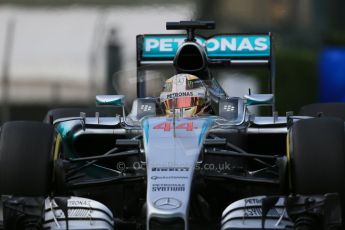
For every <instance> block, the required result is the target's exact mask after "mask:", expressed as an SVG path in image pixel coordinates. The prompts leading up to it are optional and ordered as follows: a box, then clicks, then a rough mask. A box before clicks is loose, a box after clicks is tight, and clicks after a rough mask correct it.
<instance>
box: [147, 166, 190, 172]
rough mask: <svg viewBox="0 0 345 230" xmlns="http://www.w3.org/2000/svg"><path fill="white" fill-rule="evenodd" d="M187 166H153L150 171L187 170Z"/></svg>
mask: <svg viewBox="0 0 345 230" xmlns="http://www.w3.org/2000/svg"><path fill="white" fill-rule="evenodd" d="M188 171H189V168H188V167H155V168H152V172H188Z"/></svg>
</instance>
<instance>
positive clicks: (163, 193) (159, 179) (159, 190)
mask: <svg viewBox="0 0 345 230" xmlns="http://www.w3.org/2000/svg"><path fill="white" fill-rule="evenodd" d="M211 123H212V120H211V119H210V118H203V119H202V118H201V119H200V118H199V119H193V118H191V119H186V118H181V119H176V120H175V119H173V118H165V117H160V118H147V119H145V120H144V121H143V129H144V133H143V137H144V147H145V154H146V164H147V198H146V202H147V229H150V227H149V223H150V219H151V218H153V217H157V218H163V219H169V218H176V217H177V218H181V219H183V221H184V223H185V229H188V216H189V212H188V210H189V200H190V199H189V198H190V191H191V185H192V181H193V174H194V168H195V165H196V163H197V161H198V158H199V154H200V151H201V148H202V145H203V141H204V139H205V137H206V133H207V130H208V129H209V127H210V125H211Z"/></svg>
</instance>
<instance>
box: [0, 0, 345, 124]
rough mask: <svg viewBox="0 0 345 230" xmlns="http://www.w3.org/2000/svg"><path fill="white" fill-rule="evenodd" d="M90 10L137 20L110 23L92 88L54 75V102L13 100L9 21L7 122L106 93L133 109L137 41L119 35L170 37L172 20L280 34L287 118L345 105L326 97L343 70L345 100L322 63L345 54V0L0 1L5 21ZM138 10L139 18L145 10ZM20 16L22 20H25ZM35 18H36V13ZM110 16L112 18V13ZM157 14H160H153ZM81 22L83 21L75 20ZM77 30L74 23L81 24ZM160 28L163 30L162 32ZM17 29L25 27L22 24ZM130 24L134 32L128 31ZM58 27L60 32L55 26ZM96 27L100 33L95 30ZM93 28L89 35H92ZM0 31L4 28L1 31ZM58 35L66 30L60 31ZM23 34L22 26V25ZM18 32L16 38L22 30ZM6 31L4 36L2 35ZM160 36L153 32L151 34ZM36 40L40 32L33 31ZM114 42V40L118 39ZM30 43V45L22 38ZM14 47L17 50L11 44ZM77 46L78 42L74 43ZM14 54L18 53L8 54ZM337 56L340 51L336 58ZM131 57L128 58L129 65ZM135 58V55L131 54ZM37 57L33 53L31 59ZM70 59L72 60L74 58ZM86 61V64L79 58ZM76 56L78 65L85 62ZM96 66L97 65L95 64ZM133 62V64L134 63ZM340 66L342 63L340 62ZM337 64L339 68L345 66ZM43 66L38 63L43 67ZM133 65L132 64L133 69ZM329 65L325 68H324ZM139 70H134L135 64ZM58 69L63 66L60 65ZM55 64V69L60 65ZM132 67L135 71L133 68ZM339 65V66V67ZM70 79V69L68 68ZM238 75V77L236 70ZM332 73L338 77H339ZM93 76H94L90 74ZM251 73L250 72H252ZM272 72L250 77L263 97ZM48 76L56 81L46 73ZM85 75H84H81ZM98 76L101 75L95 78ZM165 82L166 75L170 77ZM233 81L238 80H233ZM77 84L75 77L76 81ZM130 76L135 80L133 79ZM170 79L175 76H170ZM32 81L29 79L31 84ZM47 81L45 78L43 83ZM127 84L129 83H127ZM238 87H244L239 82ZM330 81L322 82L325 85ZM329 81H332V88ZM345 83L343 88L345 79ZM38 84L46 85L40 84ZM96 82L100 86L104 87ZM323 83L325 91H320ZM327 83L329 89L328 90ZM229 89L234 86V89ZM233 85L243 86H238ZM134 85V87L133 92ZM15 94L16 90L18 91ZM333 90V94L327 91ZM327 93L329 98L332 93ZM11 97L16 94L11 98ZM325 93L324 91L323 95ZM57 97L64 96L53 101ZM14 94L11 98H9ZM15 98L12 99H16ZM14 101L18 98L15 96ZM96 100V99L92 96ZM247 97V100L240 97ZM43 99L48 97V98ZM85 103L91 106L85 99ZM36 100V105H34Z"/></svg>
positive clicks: (280, 95)
mask: <svg viewBox="0 0 345 230" xmlns="http://www.w3.org/2000/svg"><path fill="white" fill-rule="evenodd" d="M184 6H186V9H188V10H187V11H186V12H185V11H184V12H183V13H181V14H182V15H183V18H175V16H174V15H173V14H172V15H173V16H166V15H164V12H165V11H161V14H162V15H160V10H159V9H165V10H166V11H167V12H169V11H172V13H176V15H179V12H174V11H176V10H177V11H178V10H181V9H183V8H184ZM79 8H80V9H82V10H84V11H85V9H86V11H87V10H89V11H92V10H95V9H97V10H106V9H114V10H116V9H117V8H124V9H126V10H127V11H126V12H127V15H128V16H129V17H130V18H132V19H133V21H132V22H129V21H123V22H121V20H118V19H116V20H117V21H116V23H112V22H113V21H112V20H111V19H108V21H107V22H106V23H105V25H106V26H104V31H105V32H104V34H106V36H104V39H103V40H104V42H103V43H100V45H98V46H97V47H96V48H95V49H94V50H95V52H98V55H99V56H97V55H94V56H92V55H91V56H90V57H88V58H87V59H88V60H89V61H88V62H87V63H88V64H87V66H88V67H86V68H89V72H88V73H87V74H84V75H88V74H92V71H93V65H95V63H97V65H98V66H101V67H102V68H101V70H99V71H98V72H97V74H95V77H94V78H92V77H91V78H89V77H88V76H84V77H85V78H84V79H86V80H83V81H84V83H85V84H86V85H87V86H86V88H85V89H84V88H82V87H83V86H80V85H76V86H75V87H74V85H73V84H70V83H69V81H68V79H67V83H66V82H63V83H59V75H54V74H50V75H51V76H49V77H50V78H52V79H54V82H58V83H59V84H57V85H54V84H53V85H51V84H50V83H49V86H48V88H47V86H45V85H44V86H42V88H44V87H45V89H44V90H46V91H48V93H49V95H50V94H51V95H53V96H52V97H51V99H47V100H42V101H41V102H37V100H36V99H35V98H33V99H32V100H21V99H18V100H14V99H13V98H15V97H16V95H17V94H18V93H19V92H20V90H21V88H20V87H19V88H18V87H17V88H15V89H13V86H11V84H14V85H15V83H13V82H15V81H12V80H11V79H12V78H15V70H16V69H15V68H21V67H20V65H14V64H13V60H12V55H11V53H12V52H13V49H14V48H13V47H15V46H16V42H15V41H17V37H15V38H13V37H11V32H10V31H11V20H12V19H11V18H12V17H11V16H8V17H6V20H7V22H6V23H5V22H4V23H3V24H2V30H0V36H2V40H0V41H1V42H3V44H0V46H1V49H0V56H2V63H0V70H1V72H0V79H1V81H0V83H1V88H0V89H1V95H2V96H1V97H0V98H1V101H0V102H1V104H0V110H1V117H0V120H1V121H2V122H3V121H6V120H16V119H20V120H31V119H34V120H41V119H42V118H43V117H44V114H45V113H46V111H47V110H48V109H49V108H55V107H61V106H90V105H94V101H93V96H92V95H94V94H106V93H118V94H125V95H130V96H128V100H127V102H128V103H130V101H131V100H132V99H133V98H134V97H135V92H136V91H135V82H133V79H135V78H134V77H135V76H134V75H135V73H136V71H135V56H134V55H135V53H134V52H135V42H134V39H135V37H134V36H131V38H128V39H130V41H131V42H130V43H128V44H127V45H128V46H131V47H130V48H128V50H130V51H126V49H124V48H123V44H122V43H121V42H117V40H116V36H119V34H120V37H121V34H122V32H121V31H123V30H121V29H118V27H117V26H116V25H119V24H121V23H122V24H123V25H126V27H127V29H128V30H131V31H133V33H134V34H135V33H136V31H140V32H138V33H142V31H141V30H140V29H143V25H142V24H141V23H144V22H142V20H141V19H142V18H144V17H145V18H148V21H146V22H145V26H148V28H149V27H150V25H149V23H152V26H151V27H150V28H154V29H152V30H154V32H157V33H165V31H164V25H165V21H166V20H172V19H174V20H180V19H181V20H185V19H207V20H215V21H216V23H217V28H216V30H215V31H212V32H207V33H206V32H202V34H203V35H210V34H211V33H221V32H223V33H231V32H234V33H236V32H242V33H243V32H245V33H247V32H248V33H251V32H267V31H271V32H273V36H274V40H273V41H274V42H273V45H274V48H275V50H276V66H277V68H276V69H277V72H276V76H277V79H276V103H277V110H278V112H279V114H280V115H284V114H285V112H286V111H295V112H296V113H297V112H298V110H299V108H300V107H301V106H302V105H305V104H309V103H315V102H319V101H345V96H344V97H343V98H341V97H340V96H334V97H333V98H325V97H322V93H323V94H325V93H326V94H327V92H328V91H330V93H331V91H332V88H329V87H328V88H327V89H324V86H325V85H327V81H328V78H329V79H331V78H334V74H333V72H334V71H336V72H337V73H336V77H337V78H339V79H338V80H337V83H336V84H337V86H338V87H340V88H339V89H338V91H340V92H342V91H343V92H344V95H345V72H344V71H343V69H341V68H340V69H339V70H337V69H336V68H335V67H334V66H332V65H328V64H327V63H328V62H327V60H329V55H328V56H327V53H326V61H324V59H321V57H324V56H323V55H325V52H327V50H329V49H336V50H339V52H345V51H344V47H345V14H344V10H345V1H343V0H333V1H324V0H302V1H301V0H262V1H257V0H246V1H243V0H213V1H208V0H194V1H182V0H173V1H169V2H168V3H167V1H158V0H154V1H148V0H140V1H134V0H133V1H129V0H115V1H107V0H97V1H95V0H79V1H78V0H73V1H71V0H58V1H57V0H55V1H53V0H51V1H50V0H45V1H43V0H11V1H0V17H1V14H2V13H6V12H7V11H9V12H12V11H13V9H20V10H19V11H15V12H16V15H14V18H16V17H19V16H20V14H21V12H24V14H25V12H27V11H28V12H31V13H32V12H35V10H37V9H38V12H39V11H40V10H42V11H44V10H45V9H47V10H54V9H59V10H60V11H61V10H62V11H63V10H68V12H69V13H70V14H72V15H73V12H74V10H76V11H78V9H79ZM155 8H156V9H157V11H152V12H156V14H157V15H154V16H155V18H154V19H152V20H154V22H153V21H152V22H150V19H149V16H148V15H150V13H147V11H150V10H152V9H155ZM138 10H139V11H138ZM18 12H19V13H18ZM138 12H146V14H145V15H141V14H140V13H138ZM33 14H35V13H33ZM108 14H109V15H110V16H108V17H111V16H112V15H111V12H108ZM153 14H154V13H153ZM76 20H78V19H76ZM74 23H75V22H74ZM159 23H160V24H161V27H159V26H157V25H159ZM17 24H18V22H17ZM127 24H128V26H127ZM52 26H54V25H52ZM96 27H97V25H96V26H95V27H94V28H96ZM94 28H90V30H93V29H94ZM0 29H1V25H0ZM56 29H59V28H56ZM17 30H18V25H17ZM17 30H16V31H17ZM1 31H2V32H1ZM44 32H45V31H44V29H43V28H42V30H40V33H43V34H44ZM151 32H153V31H148V33H151ZM33 33H34V32H33ZM14 34H15V35H14V36H18V33H17V32H16V33H14ZM111 36H113V38H111ZM21 39H24V40H25V37H24V38H21ZM11 41H12V43H13V44H11ZM69 45H70V46H72V47H73V43H72V42H71V44H69ZM9 47H12V49H11V48H9ZM337 52H338V51H337ZM124 53H126V55H127V56H129V58H128V57H127V58H123V57H124ZM128 53H129V54H128ZM26 55H27V56H28V57H30V52H29V53H26ZM68 55H69V54H68V53H66V57H68ZM78 57H79V58H85V57H83V56H82V54H80V55H79V56H78ZM78 57H76V58H78ZM95 59H96V60H95ZM130 60H132V61H130ZM339 60H340V61H339ZM339 60H338V63H344V66H345V59H341V55H340V59H339ZM37 62H39V60H37ZM128 62H131V64H128ZM324 62H326V64H324ZM133 63H134V64H133ZM53 64H56V65H57V66H58V65H59V63H58V61H57V62H56V63H53ZM53 64H52V65H53ZM128 66H130V69H128ZM338 66H339V64H338ZM322 68H323V70H325V68H326V71H324V72H326V74H324V73H323V74H320V73H321V69H322ZM65 69H66V70H65V71H66V72H68V68H65ZM236 71H237V70H236ZM332 71H333V72H332ZM90 72H91V73H90ZM245 74H246V73H245ZM265 74H267V73H265V72H262V71H260V72H255V71H254V72H250V73H249V75H250V76H255V77H256V78H257V79H259V80H258V81H257V83H256V84H257V87H258V89H260V91H261V90H262V91H264V90H265V88H266V86H265V84H266V82H267V81H266V80H263V79H264V78H265V76H264V75H265ZM47 75H49V74H47ZM81 75H82V74H81ZM96 75H97V76H96ZM163 75H164V74H163ZM230 75H231V74H230ZM69 76H71V77H73V73H72V72H71V74H70V75H69ZM127 76H131V77H127ZM39 77H41V78H42V79H46V78H47V77H48V76H43V75H42V76H39ZM164 77H165V78H166V77H169V74H167V73H166V74H165V76H164ZM27 78H28V79H29V77H27ZM35 79H36V83H35V82H34V83H32V82H30V81H29V80H28V81H24V83H22V84H23V85H26V84H27V85H28V84H29V83H25V82H30V84H34V85H35V86H37V87H36V88H35V91H36V90H37V91H40V90H41V88H40V86H39V84H37V78H35ZM38 79H40V78H38ZM124 79H125V80H124ZM236 79H237V80H236V81H239V80H238V78H236ZM322 79H323V80H322ZM325 79H326V81H325ZM342 79H344V81H343V80H342ZM38 82H39V80H38ZM94 82H96V83H97V82H101V83H98V85H97V84H96V83H95V84H94ZM154 82H155V83H154V84H153V86H152V87H155V88H156V89H157V90H158V91H159V88H160V86H161V84H162V80H159V81H157V80H155V81H154ZM321 82H322V84H321ZM325 82H326V83H325ZM227 84H229V83H227ZM233 84H234V85H236V84H237V83H236V82H234V83H233ZM126 86H127V87H126ZM11 87H12V88H11ZM68 87H69V88H72V91H73V88H75V89H76V90H80V92H81V95H83V93H85V91H87V92H88V94H87V96H85V97H82V99H80V98H79V99H78V100H77V99H75V97H73V96H71V97H67V98H66V99H64V100H57V98H58V97H60V98H62V96H64V95H63V94H64V93H56V92H55V91H56V90H57V88H59V90H60V91H62V92H63V90H64V89H67V88H68ZM325 90H326V92H325ZM327 90H328V91H327ZM8 91H11V92H12V93H11V92H8ZM33 91H34V90H32V91H31V92H33ZM321 91H323V92H322V93H321ZM55 94H57V95H60V94H62V96H61V95H60V96H54V95H55ZM9 95H10V96H9ZM11 95H12V96H11ZM13 95H14V96H13ZM30 95H31V93H30V90H29V93H26V94H25V97H26V98H27V97H30ZM90 95H91V96H90ZM237 96H242V95H237ZM42 97H45V96H44V95H43V96H42ZM83 98H85V99H83ZM28 101H29V102H28Z"/></svg>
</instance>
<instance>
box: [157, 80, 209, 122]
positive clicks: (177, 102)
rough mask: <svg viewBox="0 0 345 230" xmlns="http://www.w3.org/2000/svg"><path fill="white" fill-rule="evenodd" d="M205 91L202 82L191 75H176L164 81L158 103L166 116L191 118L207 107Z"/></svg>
mask: <svg viewBox="0 0 345 230" xmlns="http://www.w3.org/2000/svg"><path fill="white" fill-rule="evenodd" d="M206 96H207V90H206V87H205V85H204V83H203V81H202V80H200V79H199V78H198V77H196V76H194V75H191V74H177V75H175V76H173V77H171V78H169V79H168V80H166V81H165V85H164V88H163V92H162V93H161V95H160V101H161V103H162V106H163V108H164V111H165V114H166V115H167V116H172V115H173V114H174V110H175V116H178V117H191V116H194V115H198V114H201V113H203V112H204V110H205V108H206V107H207V106H206V105H207V97H206Z"/></svg>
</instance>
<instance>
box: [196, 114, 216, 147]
mask: <svg viewBox="0 0 345 230" xmlns="http://www.w3.org/2000/svg"><path fill="white" fill-rule="evenodd" d="M212 121H213V120H212V119H211V118H207V119H206V121H205V122H204V124H203V126H202V128H201V133H200V136H199V139H198V145H200V144H201V141H202V140H203V138H204V137H205V135H206V132H207V130H208V128H209V127H210V125H211V123H212Z"/></svg>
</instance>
